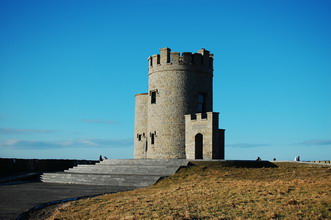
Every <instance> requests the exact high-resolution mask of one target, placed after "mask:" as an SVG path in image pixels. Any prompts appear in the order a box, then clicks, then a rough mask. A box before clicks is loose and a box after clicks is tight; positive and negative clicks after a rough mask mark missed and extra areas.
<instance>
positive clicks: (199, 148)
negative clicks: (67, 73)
mask: <svg viewBox="0 0 331 220" xmlns="http://www.w3.org/2000/svg"><path fill="white" fill-rule="evenodd" d="M202 155H203V135H202V134H200V133H199V134H197V135H195V159H203V156H202Z"/></svg>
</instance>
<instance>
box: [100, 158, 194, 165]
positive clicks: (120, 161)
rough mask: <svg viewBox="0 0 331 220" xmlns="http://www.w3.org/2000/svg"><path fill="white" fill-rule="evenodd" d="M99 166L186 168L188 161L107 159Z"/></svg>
mask: <svg viewBox="0 0 331 220" xmlns="http://www.w3.org/2000/svg"><path fill="white" fill-rule="evenodd" d="M99 164H117V165H120V164H129V165H133V164H136V165H148V166H154V165H161V166H167V165H169V166H171V165H174V166H187V164H188V160H186V159H108V160H104V161H101V162H100V163H99Z"/></svg>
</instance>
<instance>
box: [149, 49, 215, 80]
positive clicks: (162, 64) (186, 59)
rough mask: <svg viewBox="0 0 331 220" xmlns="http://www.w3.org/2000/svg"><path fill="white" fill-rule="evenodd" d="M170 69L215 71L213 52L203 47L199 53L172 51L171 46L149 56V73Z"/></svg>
mask: <svg viewBox="0 0 331 220" xmlns="http://www.w3.org/2000/svg"><path fill="white" fill-rule="evenodd" d="M166 69H170V70H176V69H178V70H195V71H203V72H209V73H212V72H213V54H211V53H210V52H209V51H208V50H205V49H201V50H199V51H198V53H191V52H183V53H182V54H180V53H179V52H171V49H170V48H161V49H160V54H155V55H152V56H150V57H148V70H149V73H150V74H151V73H153V72H156V71H163V70H166Z"/></svg>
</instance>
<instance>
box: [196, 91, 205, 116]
mask: <svg viewBox="0 0 331 220" xmlns="http://www.w3.org/2000/svg"><path fill="white" fill-rule="evenodd" d="M197 110H198V112H206V96H205V95H203V94H199V95H198V109H197Z"/></svg>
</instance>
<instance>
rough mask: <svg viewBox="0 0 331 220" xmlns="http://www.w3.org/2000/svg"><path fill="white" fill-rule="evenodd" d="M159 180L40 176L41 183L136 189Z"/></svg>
mask: <svg viewBox="0 0 331 220" xmlns="http://www.w3.org/2000/svg"><path fill="white" fill-rule="evenodd" d="M159 178H160V176H139V175H103V174H99V175H97V174H76V173H47V174H45V175H43V176H42V181H43V182H54V183H71V184H90V185H108V186H131V187H136V188H138V187H144V186H148V185H150V184H153V183H155V182H156V181H157V180H158V179H159Z"/></svg>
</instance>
